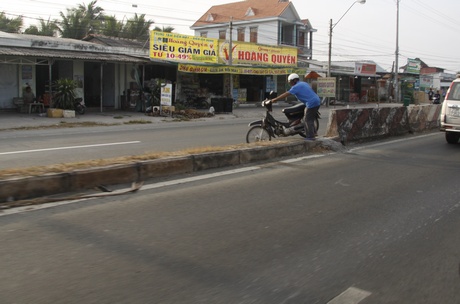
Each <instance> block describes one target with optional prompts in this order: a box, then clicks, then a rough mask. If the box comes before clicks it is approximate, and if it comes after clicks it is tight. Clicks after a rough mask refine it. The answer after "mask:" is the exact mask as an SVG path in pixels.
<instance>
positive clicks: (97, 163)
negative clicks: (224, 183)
mask: <svg viewBox="0 0 460 304" xmlns="http://www.w3.org/2000/svg"><path fill="white" fill-rule="evenodd" d="M283 143H285V142H283V141H276V140H274V141H270V142H260V143H253V144H239V145H229V146H222V147H199V148H190V149H186V150H181V151H176V152H155V153H146V154H141V155H132V156H123V157H116V158H107V159H95V160H88V161H82V162H73V163H61V164H55V165H48V166H34V167H28V168H18V169H5V170H0V179H3V180H5V179H10V178H18V177H26V176H41V175H44V174H49V173H66V172H72V171H74V170H78V169H88V168H94V167H104V166H110V165H119V164H129V163H135V162H139V161H147V160H153V159H160V158H169V157H180V156H186V155H194V154H201V153H211V152H222V151H233V150H241V149H244V148H248V147H263V146H274V145H279V144H283Z"/></svg>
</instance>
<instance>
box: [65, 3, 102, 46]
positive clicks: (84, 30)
mask: <svg viewBox="0 0 460 304" xmlns="http://www.w3.org/2000/svg"><path fill="white" fill-rule="evenodd" d="M96 3H97V0H94V1H92V2H90V3H89V4H88V5H87V6H85V4H84V3H83V4H80V5H78V7H76V8H71V9H67V14H64V13H63V12H62V11H61V12H59V14H60V16H61V18H62V21H61V24H60V26H59V32H60V33H61V35H62V37H64V38H73V39H82V38H83V37H85V36H86V35H88V34H91V33H97V32H98V31H99V29H100V27H101V22H102V21H103V20H104V14H103V11H104V9H103V8H101V7H99V6H96Z"/></svg>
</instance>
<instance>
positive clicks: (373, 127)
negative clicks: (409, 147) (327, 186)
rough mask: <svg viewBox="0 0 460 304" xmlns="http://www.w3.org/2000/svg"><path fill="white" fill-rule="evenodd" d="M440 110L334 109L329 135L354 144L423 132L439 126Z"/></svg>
mask: <svg viewBox="0 0 460 304" xmlns="http://www.w3.org/2000/svg"><path fill="white" fill-rule="evenodd" d="M440 110H441V106H440V105H423V106H418V105H417V106H411V107H378V108H356V109H338V110H331V112H330V115H329V122H328V126H327V130H326V135H325V136H326V137H332V138H338V139H339V140H341V141H345V142H351V141H362V140H369V139H376V138H382V137H388V136H398V135H403V134H407V133H412V132H422V131H426V130H429V129H434V128H436V127H438V126H439V113H440Z"/></svg>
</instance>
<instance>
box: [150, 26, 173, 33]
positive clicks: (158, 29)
mask: <svg viewBox="0 0 460 304" xmlns="http://www.w3.org/2000/svg"><path fill="white" fill-rule="evenodd" d="M153 30H154V31H156V32H165V33H172V32H173V31H174V30H175V28H173V27H172V26H167V27H164V26H163V28H160V27H158V26H155V28H154V29H153Z"/></svg>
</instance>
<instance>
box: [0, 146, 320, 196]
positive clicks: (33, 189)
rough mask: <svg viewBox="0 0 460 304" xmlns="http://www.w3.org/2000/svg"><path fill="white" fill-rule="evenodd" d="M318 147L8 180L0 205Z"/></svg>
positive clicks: (273, 149)
mask: <svg viewBox="0 0 460 304" xmlns="http://www.w3.org/2000/svg"><path fill="white" fill-rule="evenodd" d="M320 145H321V140H317V141H312V142H306V141H298V142H297V141H296V142H288V143H281V144H276V145H270V146H257V147H248V148H244V149H241V150H232V151H223V152H209V153H202V154H193V155H189V156H181V157H171V158H162V159H154V160H149V161H140V162H135V163H129V164H115V165H110V166H104V167H96V168H91V169H81V170H75V171H72V172H65V173H56V174H47V175H42V176H32V177H23V178H12V179H8V180H3V181H1V182H0V202H12V201H18V200H24V199H31V198H37V197H43V196H51V195H57V194H64V193H69V192H74V191H81V190H87V189H92V188H94V187H97V186H100V185H116V184H124V183H132V182H133V181H146V180H149V179H152V178H159V177H166V176H173V175H180V174H187V173H193V172H200V171H204V170H209V169H217V168H223V167H231V166H238V165H247V164H249V163H253V162H263V161H268V160H273V159H276V158H282V157H286V156H294V155H301V154H305V153H307V152H309V151H310V150H311V149H313V148H314V147H317V146H320Z"/></svg>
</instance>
